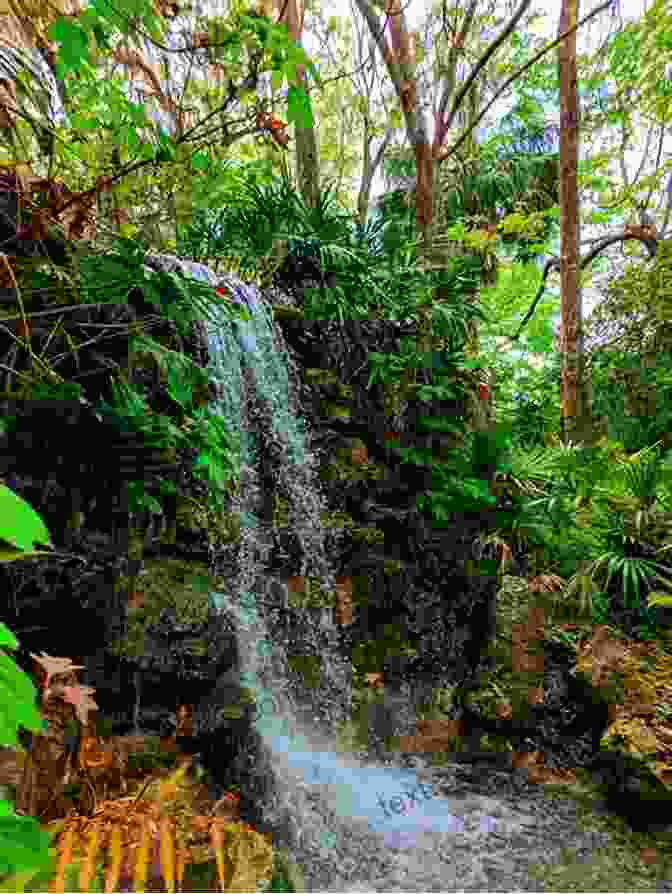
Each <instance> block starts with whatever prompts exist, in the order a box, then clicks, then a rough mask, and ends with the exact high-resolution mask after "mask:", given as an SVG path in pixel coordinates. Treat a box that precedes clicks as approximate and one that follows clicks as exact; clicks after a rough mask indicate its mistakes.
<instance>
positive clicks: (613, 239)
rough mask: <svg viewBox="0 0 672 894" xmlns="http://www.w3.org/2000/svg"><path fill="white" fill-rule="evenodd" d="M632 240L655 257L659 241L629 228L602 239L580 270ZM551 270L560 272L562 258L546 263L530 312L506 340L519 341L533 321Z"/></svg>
mask: <svg viewBox="0 0 672 894" xmlns="http://www.w3.org/2000/svg"><path fill="white" fill-rule="evenodd" d="M632 239H635V240H637V241H638V242H642V243H643V244H644V245H645V246H646V249H647V251H648V253H649V260H651V258H653V257H655V254H656V249H657V247H658V242H659V239H657V238H656V237H654V236H652V235H651V234H650V233H649V232H648V231H645V230H643V229H642V228H641V227H628V228H627V229H626V230H624V232H623V233H619V234H618V235H616V236H605V237H604V238H602V239H600V240H599V242H598V244H597V245H596V246H595V247H594V248H592V249H591V250H590V251H589V252H588V254H587V255H586V256H585V257H584V258H583V259H582V260H581V261H580V262H579V269H580V270H583V268H584V267H587V266H588V264H590V262H591V261H593V260H594V259H595V258H596V257H597V256H598V255H599V254H600V252H602V251H604V249H605V248H608V247H609V246H610V245H614V244H615V243H617V242H627V241H629V240H632ZM551 270H557V271H559V270H560V258H558V257H555V256H554V257H552V258H549V259H548V261H546V263H545V264H544V271H543V274H542V277H541V283H540V285H539V289H538V291H537V294H536V295H535V296H534V299H533V301H532V304H531V305H530V307H529V310H528V311H527V313H526V314H525V316H524V317H523V320H522V322H521V324H520V326H519V327H518V331H517V332H516V334H515V335H507V336H504V337H505V338H509V339H510V340H511V341H512V342H515V341H518V339H519V338H520V335H521V333H522V331H523V329H524V328H525V326H526V325H527V324H528V323H529V321H530V320H531V319H532V316H533V314H534V312H535V310H536V308H537V305H538V304H539V302H540V301H541V297H542V295H543V294H544V292H545V291H546V279H547V277H548V274H549V273H550V272H551Z"/></svg>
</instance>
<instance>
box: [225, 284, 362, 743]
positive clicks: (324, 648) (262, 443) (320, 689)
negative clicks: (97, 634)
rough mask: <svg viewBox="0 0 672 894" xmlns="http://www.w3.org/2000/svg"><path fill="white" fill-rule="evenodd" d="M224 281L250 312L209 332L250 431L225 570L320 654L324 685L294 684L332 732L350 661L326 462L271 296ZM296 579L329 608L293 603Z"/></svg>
mask: <svg viewBox="0 0 672 894" xmlns="http://www.w3.org/2000/svg"><path fill="white" fill-rule="evenodd" d="M223 281H224V283H225V285H226V287H227V289H228V290H229V292H230V294H231V295H232V297H233V299H234V300H235V301H237V302H238V303H239V304H241V305H243V306H244V307H245V309H246V310H248V312H249V314H250V320H249V321H242V322H234V323H231V322H229V321H228V320H226V322H225V323H224V324H223V325H222V326H221V327H216V328H215V327H212V328H211V329H210V330H209V333H208V334H209V354H210V364H211V377H212V378H213V379H214V381H215V382H216V383H217V385H218V386H219V389H218V390H219V393H220V400H219V402H218V403H217V404H216V406H217V408H218V411H219V412H220V413H221V414H222V417H223V419H224V421H225V424H226V426H227V428H228V429H229V430H230V431H231V432H233V433H235V432H238V433H239V435H240V485H239V488H238V495H237V497H235V498H234V500H233V503H232V505H231V511H233V512H237V513H238V515H239V517H240V520H241V536H240V543H238V544H234V545H233V547H231V548H229V549H228V550H227V551H225V552H226V553H227V554H225V555H222V560H221V567H220V566H218V571H221V572H223V573H224V574H226V575H227V576H229V577H230V584H231V591H230V592H231V594H232V595H235V597H236V599H238V600H240V603H241V604H248V605H250V607H252V606H253V607H254V608H255V610H257V611H261V612H262V613H263V615H264V617H265V618H267V620H268V623H269V624H270V625H271V626H272V629H273V630H274V631H275V636H274V639H275V640H278V639H280V640H281V641H282V643H283V645H284V647H285V648H286V650H287V653H288V654H291V655H294V654H301V655H302V657H304V658H305V657H307V658H310V659H313V660H314V661H317V662H319V665H320V667H319V675H320V684H319V685H318V686H317V687H315V688H314V689H312V690H311V691H309V692H306V691H302V690H303V687H302V686H301V685H300V682H299V680H298V679H296V680H295V683H296V685H295V686H292V685H290V689H293V690H294V693H293V694H294V696H295V710H296V711H297V713H298V714H299V715H301V714H302V713H303V714H305V715H306V716H308V717H310V718H311V720H312V721H313V722H315V721H316V722H317V723H318V725H320V726H321V728H322V730H323V732H324V733H327V731H329V730H333V727H334V723H335V721H337V720H343V719H345V718H346V717H348V716H349V710H350V705H349V703H348V698H349V695H348V693H349V685H350V683H349V672H350V669H349V667H348V666H347V663H346V661H345V660H340V661H339V660H338V658H337V653H338V631H337V629H336V628H335V625H334V622H333V617H332V614H333V611H332V608H331V607H330V605H329V602H328V600H329V595H330V594H333V593H334V591H335V577H334V572H333V569H332V568H331V566H330V563H329V560H328V557H327V555H326V550H325V544H324V533H323V530H322V527H321V519H320V516H321V513H322V512H323V511H324V509H325V506H324V504H323V500H322V498H321V495H320V493H319V490H318V488H317V486H316V480H317V479H316V468H315V464H316V461H315V458H314V456H313V455H312V454H311V453H310V451H309V449H308V447H307V446H306V441H307V438H306V430H305V424H304V422H303V420H302V419H301V418H300V416H299V415H298V411H297V412H292V410H293V409H296V401H295V397H294V395H293V393H292V388H291V386H290V382H289V377H288V372H287V364H286V356H283V353H284V352H283V350H282V345H281V344H280V343H279V335H278V333H277V332H276V330H275V328H274V327H273V325H272V321H271V320H270V318H269V315H268V311H267V309H266V307H265V305H264V302H263V301H262V300H261V297H260V296H259V294H258V292H257V290H256V289H255V288H254V287H253V286H249V285H246V284H244V283H241V282H240V281H239V280H237V279H235V278H234V277H226V278H224V280H223ZM278 497H281V498H282V499H283V500H284V502H285V504H286V507H287V512H286V517H285V518H283V519H278V517H277V513H276V511H275V508H276V505H277V500H278ZM290 580H291V581H297V580H303V581H304V582H306V584H307V585H308V586H313V587H314V588H317V589H319V591H320V592H321V593H322V594H325V596H326V600H325V601H326V602H327V604H326V606H322V607H320V606H318V607H315V606H314V605H309V606H306V607H300V606H299V607H297V606H292V607H291V608H290V606H289V601H290V596H289V593H288V586H289V581H290ZM293 645H294V646H295V647H296V650H297V652H296V653H294V652H292V646H293ZM306 647H307V648H308V654H307V656H306V654H305V649H306ZM314 661H313V663H314ZM297 664H301V662H300V661H297ZM305 664H306V662H304V665H305ZM308 664H310V661H308ZM284 673H285V674H288V668H287V667H285V668H284ZM289 676H290V677H291V676H292V675H291V673H289Z"/></svg>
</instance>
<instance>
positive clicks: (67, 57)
mask: <svg viewBox="0 0 672 894" xmlns="http://www.w3.org/2000/svg"><path fill="white" fill-rule="evenodd" d="M48 34H49V37H50V38H51V39H52V40H54V41H57V42H58V43H59V44H60V46H59V49H58V59H59V61H60V62H61V63H62V64H63V66H64V67H65V71H76V70H77V69H78V68H79V67H80V65H81V63H82V62H86V61H88V53H89V38H88V35H87V33H86V31H84V29H83V28H82V27H81V25H79V24H78V23H77V22H73V21H70V20H68V19H64V18H58V19H56V21H55V22H54V24H53V25H52V26H51V27H50V28H49V31H48Z"/></svg>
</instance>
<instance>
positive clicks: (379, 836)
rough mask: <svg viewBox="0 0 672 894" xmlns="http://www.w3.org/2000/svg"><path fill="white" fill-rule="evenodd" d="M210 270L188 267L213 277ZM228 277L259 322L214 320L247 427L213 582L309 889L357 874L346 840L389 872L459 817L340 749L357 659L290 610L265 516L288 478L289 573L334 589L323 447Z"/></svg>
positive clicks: (237, 410)
mask: <svg viewBox="0 0 672 894" xmlns="http://www.w3.org/2000/svg"><path fill="white" fill-rule="evenodd" d="M194 266H195V265H194ZM203 269H204V268H201V269H200V270H198V271H190V273H191V275H194V276H198V278H203V272H202V271H203ZM205 269H207V268H205ZM208 273H209V271H208ZM211 277H212V275H211V274H210V278H209V280H208V281H211ZM222 282H223V283H224V285H225V287H226V289H227V290H228V291H229V293H230V294H231V295H232V297H233V298H234V300H235V301H237V302H238V303H240V304H242V305H243V306H244V307H245V308H246V309H247V310H248V311H249V314H250V320H249V321H245V322H240V323H239V322H231V321H230V320H228V319H225V320H223V321H222V324H221V325H219V326H214V325H212V324H209V327H208V342H209V356H210V374H211V378H212V379H214V381H215V382H216V383H217V384H218V385H219V386H220V387H219V395H220V396H219V400H218V402H217V403H216V404H215V407H216V409H217V411H218V412H219V413H220V414H221V415H222V417H223V419H224V420H225V423H226V424H227V426H228V428H229V430H230V431H231V432H232V433H233V432H239V433H240V449H241V457H240V459H241V461H240V486H239V493H238V497H237V499H236V501H234V502H235V506H234V509H235V511H238V512H239V515H240V520H241V527H240V532H241V533H240V542H239V543H237V544H235V545H234V546H233V547H232V553H231V555H230V556H229V569H230V577H229V580H230V586H229V587H228V588H227V590H228V592H220V593H212V594H211V601H212V602H213V604H214V606H215V608H216V609H217V610H219V611H222V612H224V613H225V614H226V615H227V617H228V618H229V619H231V620H232V622H233V624H234V626H235V628H236V631H237V640H238V644H239V653H240V656H241V668H240V677H241V679H240V683H241V686H242V687H245V688H246V689H247V690H251V691H252V692H253V693H254V697H255V700H256V719H255V725H256V729H257V732H258V734H259V736H260V739H261V741H262V742H263V747H264V750H265V752H266V757H267V758H268V764H269V766H270V767H271V768H272V773H273V776H274V785H275V788H276V789H277V790H279V791H280V792H281V798H282V802H283V804H284V809H285V810H286V812H287V813H288V814H289V815H291V817H292V820H293V834H292V835H291V836H290V838H289V840H290V841H291V842H292V847H293V849H294V856H295V857H296V858H297V859H298V860H299V861H300V862H301V864H302V865H303V866H304V868H305V871H306V879H307V882H309V883H310V885H311V886H310V887H309V890H325V889H326V888H327V887H328V886H330V885H333V883H334V879H338V878H341V879H343V878H347V877H349V878H352V877H353V875H355V874H356V872H354V871H353V870H354V869H355V867H348V866H347V863H348V860H347V858H344V856H343V853H344V852H345V853H346V854H347V853H350V854H352V853H362V852H364V853H366V854H367V857H368V858H369V859H370V860H373V861H376V860H380V861H381V862H380V872H381V874H384V870H385V860H386V857H385V856H384V855H385V848H388V849H392V850H397V849H404V848H406V849H407V848H411V847H414V846H416V845H417V843H418V836H420V837H422V833H423V832H425V831H432V832H438V831H455V824H456V823H459V820H458V819H457V818H456V817H455V816H453V815H451V813H450V811H449V809H448V807H449V803H448V802H447V801H446V800H445V799H444V798H440V797H433V795H432V789H431V786H430V785H423V784H421V783H420V782H419V781H418V778H417V776H416V774H415V773H414V772H413V771H412V770H408V769H403V768H395V767H390V766H386V767H383V766H372V765H367V766H365V765H363V764H362V763H361V762H360V761H358V760H357V759H355V757H354V756H353V755H344V754H342V753H339V752H338V750H337V747H336V743H335V742H336V740H335V735H334V723H335V721H336V720H338V719H344V718H345V717H347V715H348V711H349V705H348V704H347V700H348V694H349V691H350V690H349V677H348V668H347V667H345V666H344V664H345V662H339V661H338V660H337V659H336V657H335V656H336V655H337V650H336V649H335V648H334V643H335V638H336V636H337V633H336V631H335V630H334V627H333V623H332V622H331V621H330V610H329V609H327V610H326V611H325V610H320V609H296V608H294V610H293V611H292V613H291V615H290V614H289V612H287V610H286V603H287V591H286V587H287V582H286V576H283V575H281V574H279V573H278V569H277V568H276V567H275V565H274V562H275V557H276V556H277V550H276V547H277V543H276V540H277V532H275V533H274V526H273V523H272V522H271V521H270V520H269V517H268V515H269V513H268V503H269V494H268V491H269V489H270V488H273V489H275V490H276V491H277V490H280V491H281V492H282V493H283V494H284V495H285V496H286V498H287V502H288V504H289V519H288V523H287V525H286V529H287V532H288V536H289V538H290V540H292V541H293V545H294V550H293V561H294V566H293V568H292V569H291V571H290V574H292V575H294V576H304V575H305V576H311V577H316V578H318V579H319V582H320V584H321V585H322V586H323V587H325V588H326V589H327V590H328V591H333V587H334V583H335V581H334V574H333V570H332V569H331V568H330V564H329V561H328V559H327V556H326V554H325V549H324V539H323V533H322V529H321V525H320V512H321V510H322V509H323V506H322V499H321V496H320V493H319V489H318V488H317V486H316V478H315V469H314V457H313V456H312V455H311V453H310V451H309V449H308V448H307V444H306V430H305V424H304V422H303V420H301V419H300V418H299V415H298V403H297V402H296V399H295V395H293V393H292V387H291V383H290V381H289V376H288V370H287V357H286V356H283V341H282V336H281V335H280V334H279V332H278V331H277V330H276V329H274V327H273V325H272V322H271V320H270V319H269V316H268V312H267V310H266V308H265V306H264V303H263V301H262V299H261V297H260V295H259V293H258V292H257V290H256V289H255V288H254V287H252V286H249V285H245V284H243V283H241V282H240V281H239V280H237V279H235V278H233V277H223V278H221V279H220V282H219V285H221V284H222ZM284 347H286V346H284ZM293 409H294V410H295V412H292V410H293ZM224 565H226V560H224ZM218 573H221V569H220V568H218ZM223 577H224V578H226V577H227V575H226V573H224V575H223ZM279 590H280V591H282V593H283V598H282V599H278V592H279ZM283 603H284V608H285V611H284V613H283V611H282V608H283ZM288 617H289V618H291V624H289V625H288V622H287V618H288ZM269 630H272V631H273V632H272V634H271V633H269ZM302 637H303V639H304V642H301V639H302ZM311 638H312V639H313V640H314V642H313V643H312V645H313V646H314V647H315V650H316V651H317V654H318V655H319V656H320V657H321V658H322V667H321V682H320V685H319V686H317V687H316V688H314V689H312V690H308V689H306V688H305V687H301V686H300V685H299V684H298V683H297V680H296V679H290V678H291V674H290V671H289V669H288V665H289V660H288V656H289V657H291V649H292V647H293V646H294V647H295V648H300V647H301V646H305V645H306V642H305V640H310V639H311ZM388 857H389V853H388ZM370 868H371V867H369V869H370ZM388 869H389V866H388ZM341 884H342V883H341ZM341 890H343V887H341Z"/></svg>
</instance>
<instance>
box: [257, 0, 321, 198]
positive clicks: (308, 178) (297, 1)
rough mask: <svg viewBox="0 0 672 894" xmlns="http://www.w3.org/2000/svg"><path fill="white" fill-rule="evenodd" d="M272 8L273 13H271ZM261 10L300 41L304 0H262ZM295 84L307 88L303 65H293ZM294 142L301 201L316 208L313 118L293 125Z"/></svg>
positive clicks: (317, 175) (317, 190)
mask: <svg viewBox="0 0 672 894" xmlns="http://www.w3.org/2000/svg"><path fill="white" fill-rule="evenodd" d="M271 10H272V11H273V13H274V15H273V16H271ZM261 11H262V12H263V13H264V14H265V15H267V16H268V17H269V18H273V20H274V21H276V22H278V23H280V24H285V25H287V31H288V32H289V37H290V39H291V40H293V41H295V42H296V43H297V44H299V45H300V44H301V33H302V31H303V13H304V3H303V0H262V4H261ZM293 86H294V87H301V88H303V89H304V90H306V91H307V83H306V72H305V68H304V66H303V65H297V66H296V78H295V80H294V84H293ZM294 139H295V146H296V179H297V183H298V187H299V192H300V193H301V196H302V197H303V201H304V202H305V203H306V205H308V207H309V208H315V207H316V205H317V203H318V201H319V197H320V172H319V157H318V147H317V134H316V132H315V119H314V118H313V119H312V121H311V123H310V124H308V125H305V124H303V123H301V124H298V123H297V124H295V125H294Z"/></svg>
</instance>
